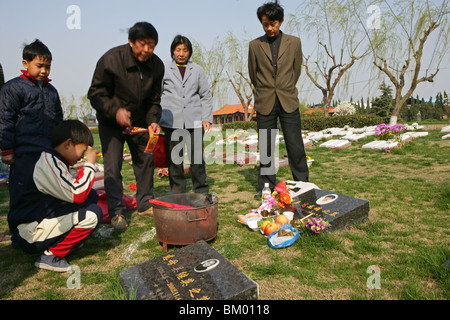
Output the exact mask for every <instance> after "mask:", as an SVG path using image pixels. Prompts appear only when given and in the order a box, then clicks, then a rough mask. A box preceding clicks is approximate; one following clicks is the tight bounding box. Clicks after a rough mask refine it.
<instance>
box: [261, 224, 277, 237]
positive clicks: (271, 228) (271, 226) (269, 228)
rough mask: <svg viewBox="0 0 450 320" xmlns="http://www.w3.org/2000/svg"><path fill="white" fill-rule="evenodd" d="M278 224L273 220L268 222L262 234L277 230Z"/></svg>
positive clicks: (267, 234)
mask: <svg viewBox="0 0 450 320" xmlns="http://www.w3.org/2000/svg"><path fill="white" fill-rule="evenodd" d="M279 227H280V226H279V225H278V224H277V223H275V222H269V223H268V224H267V225H266V227H265V228H264V234H265V235H266V236H269V235H270V234H271V233H272V232H274V231H276V230H278V228H279Z"/></svg>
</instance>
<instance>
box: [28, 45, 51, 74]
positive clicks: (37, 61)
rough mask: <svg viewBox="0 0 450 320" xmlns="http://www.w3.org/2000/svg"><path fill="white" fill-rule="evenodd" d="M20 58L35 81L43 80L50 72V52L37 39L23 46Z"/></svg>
mask: <svg viewBox="0 0 450 320" xmlns="http://www.w3.org/2000/svg"><path fill="white" fill-rule="evenodd" d="M22 58H23V60H22V64H23V67H24V68H25V69H26V70H27V71H28V75H29V76H31V77H32V78H33V79H35V80H36V81H43V80H45V79H46V78H47V77H48V75H49V74H50V67H51V63H52V54H51V52H50V50H49V49H48V48H47V46H46V45H45V44H43V43H42V42H41V41H39V40H38V39H36V40H35V41H34V42H32V43H30V44H28V45H26V46H25V47H24V48H23V53H22Z"/></svg>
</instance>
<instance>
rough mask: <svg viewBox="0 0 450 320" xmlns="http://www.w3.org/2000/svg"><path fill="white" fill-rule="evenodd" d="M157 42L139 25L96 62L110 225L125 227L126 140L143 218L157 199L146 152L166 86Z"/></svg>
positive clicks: (92, 93) (94, 92)
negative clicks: (129, 132) (137, 130)
mask: <svg viewBox="0 0 450 320" xmlns="http://www.w3.org/2000/svg"><path fill="white" fill-rule="evenodd" d="M157 43H158V33H157V31H156V29H155V28H154V27H153V26H152V25H151V24H150V23H147V22H138V23H136V24H135V25H134V26H133V27H132V28H131V29H130V30H129V35H128V43H127V44H126V45H122V46H119V47H115V48H113V49H111V50H109V51H108V52H107V53H105V54H104V55H103V56H102V57H101V58H100V60H99V61H98V63H97V66H96V69H95V72H94V76H93V79H92V84H91V87H90V89H89V92H88V98H89V99H90V101H91V104H92V106H93V108H94V109H95V110H96V111H97V120H98V122H99V135H100V140H101V144H102V152H103V159H104V169H105V170H104V172H105V178H104V182H105V192H106V199H107V204H108V211H109V215H110V217H111V224H112V225H113V226H114V227H115V228H117V229H122V230H123V229H126V228H127V227H128V224H127V222H126V219H125V216H124V215H125V212H126V206H125V204H124V203H123V201H122V197H123V186H122V175H121V169H122V162H123V148H124V143H125V141H126V142H127V144H128V146H129V148H130V152H131V156H132V159H133V169H134V174H135V177H136V186H137V191H136V201H137V206H138V212H139V214H142V215H145V214H150V212H151V209H152V208H151V205H150V203H149V201H148V200H149V199H151V198H153V173H154V162H153V154H151V153H145V152H144V150H145V148H146V146H147V142H148V139H149V132H152V133H153V134H159V133H160V130H161V128H160V127H159V125H158V122H159V119H160V118H161V105H160V100H161V97H160V95H161V83H162V79H163V76H164V64H163V62H162V61H161V60H160V59H159V58H158V56H156V55H154V54H153V51H154V49H155V46H156V45H157ZM127 127H142V128H148V132H145V133H139V134H136V135H125V134H122V132H123V131H124V129H125V128H127Z"/></svg>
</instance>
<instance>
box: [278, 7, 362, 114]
mask: <svg viewBox="0 0 450 320" xmlns="http://www.w3.org/2000/svg"><path fill="white" fill-rule="evenodd" d="M352 5H353V2H351V1H342V0H341V1H332V0H326V1H322V0H310V1H309V2H308V3H307V4H306V5H305V4H302V6H300V7H299V8H298V9H297V12H296V14H295V15H291V16H289V20H288V23H287V24H288V28H289V29H290V30H295V29H297V30H298V32H299V33H302V32H307V33H309V34H310V35H311V34H312V35H314V40H315V41H316V43H317V47H316V49H315V53H314V58H311V54H305V61H304V66H305V73H306V75H307V76H308V78H309V79H310V80H311V82H312V83H313V84H314V86H316V87H317V88H318V89H319V90H320V91H321V93H322V102H323V108H324V114H325V116H329V108H330V106H331V102H332V100H333V97H334V95H335V92H336V89H337V86H338V85H339V84H341V83H342V81H343V80H344V78H345V80H344V82H345V84H348V80H349V73H348V71H349V69H350V68H351V67H353V66H354V65H355V63H356V61H357V60H360V59H362V58H363V57H365V56H366V55H367V54H368V53H370V47H369V46H368V45H367V43H368V41H367V38H366V37H365V35H364V33H361V32H360V30H359V29H360V27H359V23H358V21H357V20H355V19H354V16H353V15H352V11H351V10H350V9H351V6H352ZM308 49H309V48H303V51H304V53H306V51H307V50H308ZM312 59H314V60H312Z"/></svg>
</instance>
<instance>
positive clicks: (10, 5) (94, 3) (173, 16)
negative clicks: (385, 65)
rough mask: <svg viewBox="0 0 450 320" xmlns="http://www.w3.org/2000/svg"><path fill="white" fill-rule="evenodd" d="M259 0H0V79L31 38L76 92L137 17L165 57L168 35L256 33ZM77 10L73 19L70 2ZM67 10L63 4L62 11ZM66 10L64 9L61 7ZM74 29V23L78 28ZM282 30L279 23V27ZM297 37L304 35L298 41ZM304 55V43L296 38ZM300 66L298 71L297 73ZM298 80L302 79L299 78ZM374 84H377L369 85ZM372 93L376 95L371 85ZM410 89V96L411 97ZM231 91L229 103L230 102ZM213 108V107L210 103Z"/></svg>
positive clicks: (353, 88) (293, 3) (353, 91)
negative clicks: (46, 49) (40, 43)
mask: <svg viewBox="0 0 450 320" xmlns="http://www.w3.org/2000/svg"><path fill="white" fill-rule="evenodd" d="M264 2H265V0H222V1H216V0H192V1H182V0H127V1H123V0H108V1H107V0H89V1H87V0H81V1H76V0H71V1H67V0H39V1H37V0H18V1H13V0H9V1H6V0H0V4H1V5H0V29H1V32H0V43H1V50H0V63H1V64H2V66H3V69H4V73H5V79H7V80H9V79H11V78H13V77H16V76H17V75H19V73H20V69H22V58H21V56H22V49H23V44H24V43H30V42H32V41H33V40H34V39H36V38H38V39H40V40H41V41H43V42H44V43H45V44H46V45H47V46H48V47H49V49H50V50H51V52H52V54H53V62H52V71H51V75H50V78H51V79H52V84H53V85H54V86H55V87H56V88H57V89H58V91H59V93H60V95H61V96H64V97H70V96H71V95H72V94H73V95H74V96H75V97H76V98H79V97H81V96H83V95H85V94H86V93H87V91H88V88H89V85H90V82H91V79H92V74H93V72H94V68H95V64H96V62H97V61H98V59H99V58H100V57H101V55H103V54H104V53H105V52H106V51H107V50H109V49H110V48H112V47H115V46H118V45H121V44H125V43H126V42H127V30H128V28H130V27H131V26H133V25H134V23H136V22H138V21H148V22H150V23H152V24H153V25H154V26H155V27H156V29H157V30H158V33H159V38H160V42H159V44H158V46H157V48H156V51H155V54H157V55H158V56H159V57H160V58H161V59H162V60H163V61H166V60H168V59H170V55H169V47H170V43H171V42H172V39H173V37H174V36H175V35H176V34H183V35H185V36H187V37H189V38H191V39H193V40H195V41H197V42H199V43H201V44H202V45H203V46H205V47H206V48H210V46H211V44H212V41H213V40H214V39H215V38H216V37H217V36H221V35H225V34H226V33H227V32H229V31H231V32H233V34H234V35H235V36H236V37H239V36H240V35H242V34H244V32H245V33H246V34H247V35H249V36H250V37H251V38H256V37H258V36H260V35H262V34H263V30H262V28H261V25H260V23H259V21H258V20H257V17H256V9H257V7H258V6H260V5H261V4H263V3H264ZM281 4H282V5H283V7H284V9H285V14H286V15H287V14H291V13H294V12H295V11H296V9H297V8H298V7H299V6H301V5H302V0H282V1H281ZM72 5H76V6H77V7H78V8H79V10H80V11H79V18H80V20H79V25H78V26H77V28H76V29H70V27H68V25H67V22H68V20H69V25H71V26H72V27H73V26H74V23H76V21H75V20H73V19H72V18H73V17H74V16H73V14H74V11H72V10H71V9H72V8H71V6H72ZM68 9H69V10H68ZM68 11H69V12H68ZM78 27H79V28H78ZM282 29H283V28H282ZM302 40H304V39H302ZM303 45H304V52H305V54H308V43H307V42H306V41H304V43H303ZM441 67H442V68H443V69H442V70H441V71H440V74H439V75H438V76H437V77H436V82H435V83H434V84H421V85H420V86H419V89H418V90H417V91H416V94H419V95H420V96H423V97H425V98H427V99H428V98H429V97H430V96H433V97H434V96H435V94H436V93H437V92H442V91H443V90H446V91H447V92H450V88H449V83H450V79H449V77H448V74H449V73H450V72H449V68H448V63H446V64H445V65H442V66H441ZM303 72H304V71H303ZM367 80H368V73H366V72H360V73H359V74H356V75H355V78H354V79H352V80H351V81H350V83H351V84H350V86H349V91H350V92H349V93H346V94H339V95H338V96H337V97H338V98H341V99H342V100H345V99H349V98H350V96H353V97H354V98H355V97H358V95H359V94H361V90H362V89H361V85H364V84H367ZM304 81H309V80H306V79H304ZM375 86H377V85H375ZM372 92H373V94H372V95H375V96H377V95H379V92H377V90H376V89H375V90H372ZM416 94H415V95H416ZM320 98H321V94H320V91H319V90H317V89H314V88H313V87H309V89H308V88H305V89H302V91H301V92H300V99H301V100H305V101H307V102H310V103H311V102H317V103H318V102H320ZM232 99H235V98H234V97H232V98H231V99H230V100H231V101H230V104H232V103H238V101H237V99H235V100H232ZM219 107H221V106H215V109H218V108H219Z"/></svg>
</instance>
